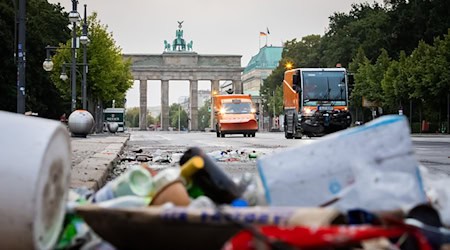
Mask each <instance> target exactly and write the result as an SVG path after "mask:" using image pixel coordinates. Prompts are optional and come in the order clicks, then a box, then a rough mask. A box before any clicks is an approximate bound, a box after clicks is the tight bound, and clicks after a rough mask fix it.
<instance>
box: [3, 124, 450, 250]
mask: <svg viewBox="0 0 450 250" xmlns="http://www.w3.org/2000/svg"><path fill="white" fill-rule="evenodd" d="M241 152H242V151H241ZM241 152H239V151H237V152H236V151H232V150H231V151H220V153H219V152H213V153H210V154H207V153H206V152H204V151H203V150H202V149H200V148H197V147H193V148H189V149H188V150H186V151H185V152H183V153H182V154H181V155H180V157H179V160H177V162H178V165H179V166H177V167H170V168H164V169H155V168H153V167H152V166H151V164H148V163H147V162H145V163H142V164H134V165H132V166H131V167H129V168H127V169H124V172H123V173H122V174H120V175H119V176H118V177H117V178H115V179H113V180H112V181H110V182H108V183H107V184H106V185H105V186H104V187H102V188H101V189H100V190H98V191H97V192H91V191H89V190H86V189H77V190H71V191H70V192H69V195H68V196H69V197H68V202H67V204H66V209H65V211H66V213H65V217H64V222H63V227H62V230H60V233H59V238H58V239H57V240H56V239H52V240H54V241H55V242H56V243H55V244H56V247H55V248H56V249H83V250H91V249H105V250H106V249H108V250H114V249H224V250H231V249H249V250H250V249H408V250H409V249H420V250H428V249H433V250H434V249H445V247H448V245H449V244H450V230H449V229H448V228H447V227H446V226H449V225H450V189H449V188H448V187H447V186H448V184H449V183H450V178H449V177H446V179H439V180H429V179H427V178H428V175H429V174H428V173H427V172H426V171H425V170H424V169H422V168H421V167H420V165H419V163H418V162H417V160H416V159H415V158H414V152H413V149H412V143H411V140H410V135H409V129H408V124H407V122H406V120H405V118H404V117H402V116H384V117H381V118H379V119H377V120H375V121H373V122H370V123H367V124H365V125H362V126H358V127H355V128H353V129H348V130H345V131H342V132H339V133H335V134H332V135H329V136H326V137H324V138H323V139H322V140H318V141H316V142H314V143H311V144H308V145H303V146H301V147H296V148H290V149H287V150H283V151H279V152H276V153H273V154H268V155H265V156H261V155H258V154H257V152H244V153H243V154H241ZM140 153H142V152H140ZM252 154H253V155H254V156H255V157H256V158H252V157H250V155H252ZM160 155H161V158H160V159H161V160H164V159H165V157H164V156H163V155H164V154H162V153H161V154H160ZM219 155H220V156H219ZM240 155H246V157H248V158H252V159H257V168H258V174H250V173H246V174H243V175H242V176H241V177H240V178H239V179H236V180H235V179H232V178H231V177H230V176H229V175H227V174H226V173H225V172H224V171H223V169H222V168H221V167H220V166H219V165H218V162H220V161H222V159H233V158H234V157H236V158H238V157H240ZM152 158H153V160H154V159H155V158H156V157H155V155H153V156H152ZM68 161H69V160H68ZM52 177H54V175H52ZM54 179H55V178H54ZM42 186H44V185H42ZM47 189H48V188H47ZM47 189H45V190H46V192H42V193H45V194H46V193H47V192H50V193H51V191H54V190H53V189H51V190H47ZM55 190H56V188H55ZM1 194H2V193H0V195H1ZM1 197H2V196H0V198H1ZM52 197H54V196H50V198H52ZM30 200H32V199H30ZM0 201H1V200H0ZM22 203H23V202H22ZM0 215H1V214H0ZM44 215H47V214H46V213H44ZM44 217H45V216H44ZM1 218H2V217H0V219H1ZM0 221H3V222H5V223H6V221H7V220H6V219H3V220H0ZM36 225H39V226H38V227H40V228H42V230H44V231H45V230H47V231H52V230H53V231H55V228H56V230H59V227H58V228H57V227H51V228H50V227H48V228H47V227H45V224H42V223H41V224H36ZM0 229H1V226H0ZM4 231H5V230H3V231H1V232H4ZM5 235H7V234H5ZM44 235H45V234H44ZM0 236H1V234H0ZM33 237H34V238H38V236H36V237H35V235H33ZM3 238H5V237H3ZM4 240H5V239H4ZM16 242H17V241H16ZM49 245H51V240H48V241H47V245H46V246H49ZM10 246H12V245H10ZM29 246H30V245H29ZM17 248H19V247H17ZM22 248H23V247H22ZM29 248H40V247H39V245H31V246H30V247H29ZM45 248H49V247H45Z"/></svg>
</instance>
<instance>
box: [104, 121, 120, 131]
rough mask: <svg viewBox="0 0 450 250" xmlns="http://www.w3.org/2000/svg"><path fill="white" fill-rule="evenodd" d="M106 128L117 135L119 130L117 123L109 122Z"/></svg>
mask: <svg viewBox="0 0 450 250" xmlns="http://www.w3.org/2000/svg"><path fill="white" fill-rule="evenodd" d="M106 126H107V127H108V130H109V132H110V133H116V132H117V130H119V124H118V123H117V122H108V124H107V125H106Z"/></svg>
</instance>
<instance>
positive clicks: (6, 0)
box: [0, 0, 70, 119]
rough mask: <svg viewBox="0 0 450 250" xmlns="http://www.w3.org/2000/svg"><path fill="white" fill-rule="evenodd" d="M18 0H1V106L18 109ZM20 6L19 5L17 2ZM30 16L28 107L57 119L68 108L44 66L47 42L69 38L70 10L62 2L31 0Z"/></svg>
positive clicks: (27, 31) (27, 34)
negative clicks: (16, 43) (16, 58)
mask: <svg viewBox="0 0 450 250" xmlns="http://www.w3.org/2000/svg"><path fill="white" fill-rule="evenodd" d="M13 3H14V1H11V0H0V109H2V110H8V111H13V112H15V111H16V98H17V93H16V82H17V68H16V66H15V60H14V53H15V49H16V48H15V46H14V45H15V44H14V43H15V38H14V34H15V32H14V23H15V20H14V13H15V8H14V7H15V6H14V4H13ZM16 7H17V6H16ZM26 14H27V18H26V78H25V82H26V100H25V105H26V110H32V111H33V112H37V113H39V116H41V117H46V118H53V119H57V118H59V116H60V115H61V114H62V113H63V112H64V108H63V107H64V105H63V104H64V103H63V100H62V99H61V97H60V93H59V91H58V89H56V88H55V86H54V85H53V84H52V82H51V81H50V78H49V75H48V73H47V72H46V71H44V70H43V69H42V62H43V61H44V59H45V56H46V52H45V46H46V45H49V44H50V45H54V44H58V43H60V42H65V41H66V40H67V39H68V38H69V33H70V31H69V29H68V28H67V25H68V24H69V21H68V18H67V13H65V12H63V8H62V6H61V5H60V4H50V3H48V2H47V1H41V0H28V1H27V13H26Z"/></svg>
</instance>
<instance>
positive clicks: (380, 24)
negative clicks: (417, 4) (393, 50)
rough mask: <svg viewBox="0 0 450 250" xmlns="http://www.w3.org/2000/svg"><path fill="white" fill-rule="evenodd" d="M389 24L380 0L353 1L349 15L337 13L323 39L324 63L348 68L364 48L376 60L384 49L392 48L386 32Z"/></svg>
mask: <svg viewBox="0 0 450 250" xmlns="http://www.w3.org/2000/svg"><path fill="white" fill-rule="evenodd" d="M388 26H389V16H388V15H387V12H386V9H384V8H383V7H382V6H381V5H380V4H378V3H374V4H373V5H370V4H368V3H362V4H353V5H352V9H351V10H350V12H349V13H348V14H346V13H335V14H334V15H333V16H331V17H330V24H329V28H328V31H327V32H326V33H325V36H324V37H323V39H322V41H321V48H320V51H321V52H320V53H321V55H322V57H321V64H324V65H326V66H327V67H334V66H335V65H336V63H341V64H342V65H343V66H344V67H348V65H349V63H350V62H351V61H352V58H353V56H355V54H356V53H357V49H358V48H360V47H361V48H362V49H363V50H364V51H365V54H366V56H367V57H368V58H369V59H370V60H374V59H375V58H376V57H377V56H378V51H379V49H380V48H386V49H388V48H389V44H388V43H387V39H386V35H385V31H386V29H387V28H388Z"/></svg>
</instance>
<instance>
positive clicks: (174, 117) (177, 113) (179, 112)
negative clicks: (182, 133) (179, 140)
mask: <svg viewBox="0 0 450 250" xmlns="http://www.w3.org/2000/svg"><path fill="white" fill-rule="evenodd" d="M169 120H170V126H171V127H173V128H176V129H179V127H178V121H180V127H181V128H187V127H188V114H187V113H186V111H184V109H183V107H181V105H180V104H178V103H174V104H172V105H170V108H169Z"/></svg>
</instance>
